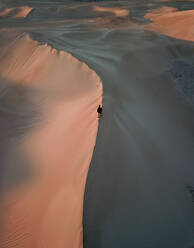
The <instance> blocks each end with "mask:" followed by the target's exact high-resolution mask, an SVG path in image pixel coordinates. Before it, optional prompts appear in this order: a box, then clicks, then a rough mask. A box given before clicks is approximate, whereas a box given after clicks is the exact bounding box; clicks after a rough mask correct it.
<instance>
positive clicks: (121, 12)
mask: <svg viewBox="0 0 194 248" xmlns="http://www.w3.org/2000/svg"><path fill="white" fill-rule="evenodd" d="M93 9H94V11H99V12H110V13H113V14H114V15H115V16H117V17H126V16H128V15H129V10H126V9H122V8H118V7H113V8H108V7H102V6H94V7H93Z"/></svg>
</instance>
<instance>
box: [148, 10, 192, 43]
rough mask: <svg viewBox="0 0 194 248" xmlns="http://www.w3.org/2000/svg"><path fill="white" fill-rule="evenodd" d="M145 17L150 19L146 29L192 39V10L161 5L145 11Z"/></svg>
mask: <svg viewBox="0 0 194 248" xmlns="http://www.w3.org/2000/svg"><path fill="white" fill-rule="evenodd" d="M144 17H145V18H147V19H149V20H151V21H152V23H151V24H149V25H147V29H149V30H154V31H157V32H160V33H162V34H165V35H168V36H170V37H173V38H176V39H182V40H188V41H194V10H185V11H177V10H176V9H175V8H170V7H163V8H160V9H157V10H154V11H150V12H149V13H147V14H146V15H145V16H144Z"/></svg>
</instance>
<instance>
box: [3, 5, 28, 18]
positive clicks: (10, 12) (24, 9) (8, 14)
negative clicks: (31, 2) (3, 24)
mask: <svg viewBox="0 0 194 248" xmlns="http://www.w3.org/2000/svg"><path fill="white" fill-rule="evenodd" d="M31 10H32V8H31V7H29V6H21V7H17V8H5V9H2V10H0V17H4V18H25V17H26V16H27V15H28V14H29V13H30V12H31Z"/></svg>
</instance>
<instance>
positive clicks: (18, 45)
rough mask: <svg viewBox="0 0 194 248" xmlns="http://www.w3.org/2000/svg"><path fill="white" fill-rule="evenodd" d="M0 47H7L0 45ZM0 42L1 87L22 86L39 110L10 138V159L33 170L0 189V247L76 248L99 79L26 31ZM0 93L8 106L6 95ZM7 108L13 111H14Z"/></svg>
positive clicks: (95, 123) (93, 137)
mask: <svg viewBox="0 0 194 248" xmlns="http://www.w3.org/2000/svg"><path fill="white" fill-rule="evenodd" d="M12 36H14V37H12ZM6 41H7V44H6ZM3 44H4V45H3ZM8 44H9V46H8ZM4 46H5V48H6V47H9V49H8V50H6V51H3V50H4V49H3V48H4ZM1 48H2V49H1V52H0V57H1V59H0V68H1V69H0V76H1V78H4V79H6V81H7V82H9V83H7V85H6V87H7V89H10V88H12V87H15V86H17V87H24V88H25V89H27V92H28V94H27V96H26V97H28V99H29V101H30V102H31V103H33V104H34V105H35V106H36V107H37V108H38V109H39V111H40V113H41V121H40V122H37V123H34V124H33V126H32V128H31V129H30V131H28V132H25V133H24V134H23V137H22V139H20V142H19V143H18V142H16V143H15V147H17V150H16V149H15V151H17V156H16V158H15V160H17V159H18V158H17V157H19V156H22V157H25V158H26V161H28V163H29V165H30V167H31V171H32V172H33V173H32V174H33V176H32V178H31V179H30V180H28V181H27V182H24V183H23V184H21V185H20V186H16V187H12V188H11V189H6V186H5V187H4V188H5V190H4V191H5V193H4V198H3V201H1V214H2V216H3V229H2V230H1V231H2V233H1V239H0V247H2V248H8V247H9V248H10V247H15V248H22V247H23V248H26V247H28V248H34V247H36V248H38V247H41V248H42V247H45V248H49V247H50V248H53V247H57V248H62V247H63V248H64V247H71V248H78V247H79V248H80V247H82V215H83V213H82V212H83V195H84V188H85V180H86V176H87V171H88V167H89V164H90V161H91V157H92V153H93V149H94V145H95V141H96V135H97V129H98V119H97V113H96V108H97V105H98V104H101V101H102V84H101V80H100V78H99V77H98V76H97V74H96V73H95V72H94V71H92V70H91V69H90V68H89V67H88V66H87V65H86V64H84V63H82V62H80V61H78V60H77V59H75V58H74V57H73V56H72V55H70V54H69V53H66V52H64V51H58V50H56V49H53V48H52V47H50V46H48V45H47V44H40V43H39V42H37V41H34V40H32V39H31V38H30V36H29V35H28V34H26V33H23V34H14V35H9V34H6V33H4V34H3V35H2V39H1ZM5 97H6V96H5ZM22 97H23V96H21V99H22ZM6 99H7V100H6V102H7V106H8V107H9V95H8V96H7V97H6ZM0 100H1V98H0ZM16 104H17V102H16ZM15 114H17V115H18V116H19V115H20V114H21V113H20V110H18V112H17V113H15ZM5 121H6V120H5ZM7 121H8V120H7ZM19 128H20V129H21V128H23V127H22V126H20V127H19ZM16 131H17V130H16ZM16 131H15V132H16ZM12 132H13V135H16V134H14V130H12ZM16 140H17V139H16ZM12 143H13V142H12ZM9 156H10V157H12V156H13V155H12V153H11V152H9ZM15 162H16V161H13V162H12V163H15ZM4 166H5V168H6V164H5V165H4Z"/></svg>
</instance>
